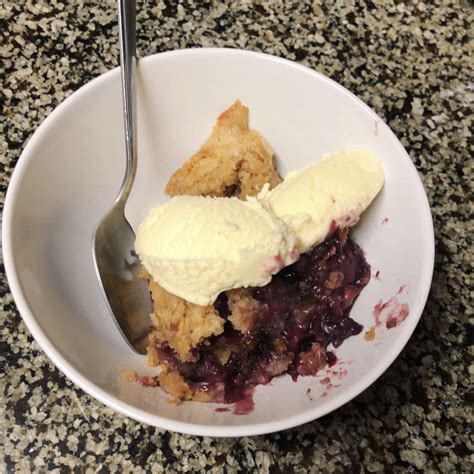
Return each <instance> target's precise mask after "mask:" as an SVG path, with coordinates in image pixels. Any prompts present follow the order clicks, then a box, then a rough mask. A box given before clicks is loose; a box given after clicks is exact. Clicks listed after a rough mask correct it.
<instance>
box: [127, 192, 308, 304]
mask: <svg viewBox="0 0 474 474" xmlns="http://www.w3.org/2000/svg"><path fill="white" fill-rule="evenodd" d="M296 247H297V237H296V236H295V234H294V233H293V232H292V231H291V229H290V228H289V227H288V226H287V225H285V224H284V223H283V222H282V221H281V220H280V219H278V218H277V217H276V216H275V215H274V214H273V213H272V212H271V211H270V210H269V209H268V206H267V205H266V204H265V203H264V202H260V201H259V200H257V199H255V198H249V199H248V200H247V201H241V200H239V199H237V198H213V197H201V196H176V197H173V198H172V199H171V200H170V201H168V202H167V203H166V204H164V205H163V206H161V207H158V208H155V209H152V210H151V211H150V213H149V214H148V216H147V217H146V219H145V220H144V221H143V223H142V224H141V225H140V227H139V229H138V232H137V237H136V242H135V249H136V251H137V253H138V254H139V256H140V259H141V261H142V263H143V265H144V267H145V268H146V270H147V271H148V272H149V273H150V274H151V276H152V277H153V279H154V280H155V281H157V282H158V283H159V284H160V285H161V286H162V287H163V288H165V289H166V290H168V291H169V292H170V293H173V294H175V295H177V296H180V297H181V298H184V299H186V300H187V301H190V302H191V303H195V304H197V305H203V306H204V305H209V304H212V303H213V302H214V301H215V299H216V298H217V296H218V295H219V293H221V292H222V291H226V290H229V289H232V288H241V287H248V286H263V285H266V284H267V283H268V282H269V281H270V279H271V277H272V275H273V274H275V273H277V272H278V271H279V270H280V269H281V268H282V267H284V266H286V265H289V264H291V263H293V262H295V261H296V260H297V258H298V256H299V254H298V251H297V250H296Z"/></svg>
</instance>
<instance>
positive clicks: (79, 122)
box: [3, 50, 433, 436]
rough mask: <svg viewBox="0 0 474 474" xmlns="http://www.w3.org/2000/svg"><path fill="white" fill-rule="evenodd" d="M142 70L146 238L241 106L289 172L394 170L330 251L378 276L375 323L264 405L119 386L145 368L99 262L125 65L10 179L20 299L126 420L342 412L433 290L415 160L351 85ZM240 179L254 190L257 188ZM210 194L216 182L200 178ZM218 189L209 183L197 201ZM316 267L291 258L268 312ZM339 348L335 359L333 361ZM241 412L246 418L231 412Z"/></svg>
mask: <svg viewBox="0 0 474 474" xmlns="http://www.w3.org/2000/svg"><path fill="white" fill-rule="evenodd" d="M138 73H139V77H138V94H139V97H138V98H139V103H138V109H139V117H138V120H139V123H138V128H139V168H138V173H137V179H136V183H135V186H134V190H133V192H132V195H131V197H130V202H129V205H128V208H127V215H128V218H129V220H130V221H131V223H132V225H133V226H134V228H135V229H138V227H139V225H140V223H141V222H142V221H143V220H144V219H145V217H146V215H147V213H148V210H149V209H150V207H152V206H156V205H160V204H162V203H165V202H167V200H169V199H170V198H169V197H167V196H166V195H165V193H164V189H165V187H166V184H167V183H168V181H169V178H170V177H171V176H172V175H173V174H174V173H175V172H176V170H177V169H178V168H180V167H181V166H182V165H183V163H184V162H185V161H186V159H187V158H188V157H189V156H192V155H193V154H195V153H196V151H197V150H199V149H200V146H201V144H202V143H203V142H204V141H205V140H206V137H207V136H208V135H209V130H211V129H212V125H213V122H214V120H215V117H216V116H218V115H219V114H220V113H221V112H222V111H223V110H225V109H226V108H227V107H228V106H229V104H231V103H232V102H233V101H234V100H235V99H237V98H240V99H241V100H242V102H243V103H244V104H246V105H247V106H248V107H249V108H250V111H251V115H250V120H251V122H250V128H251V129H257V130H258V131H259V132H260V134H261V136H262V137H264V139H265V140H266V142H268V146H269V147H270V148H271V150H273V151H274V153H275V157H276V161H277V168H276V169H277V170H278V171H279V173H280V174H281V176H285V175H286V174H287V172H288V171H290V170H294V169H301V168H303V167H305V166H307V165H310V164H311V163H314V162H317V160H319V159H320V158H321V157H322V156H323V155H325V154H328V153H329V154H331V153H332V154H333V153H335V152H338V151H340V150H346V149H354V148H360V149H365V150H368V151H369V152H370V153H372V154H373V155H374V156H376V157H377V158H378V159H379V160H380V161H381V163H382V165H383V169H384V174H385V184H384V187H383V189H382V190H381V192H380V193H379V195H378V196H377V198H376V199H375V200H374V202H373V203H372V205H371V206H370V207H369V208H368V209H367V211H366V212H365V213H364V214H363V216H362V218H361V221H360V222H359V223H358V224H357V225H356V226H355V227H354V228H353V229H352V230H351V238H352V241H353V242H354V244H352V243H351V241H350V240H347V241H346V240H345V238H346V236H344V234H340V233H339V232H338V233H334V234H333V236H332V237H333V239H334V240H332V241H331V240H326V241H325V242H323V244H324V245H331V246H332V248H335V251H336V252H341V254H345V252H346V251H347V252H349V253H352V254H353V253H354V252H355V253H357V254H358V252H359V251H358V248H360V249H362V251H363V253H364V259H365V260H366V261H367V262H369V264H370V265H371V267H372V268H371V274H372V278H371V279H370V281H369V282H368V284H367V285H366V286H365V288H364V289H363V291H362V292H361V293H360V295H359V297H358V298H357V300H355V303H354V305H353V307H352V310H351V313H350V318H351V319H352V320H353V321H355V322H357V324H360V325H362V326H363V327H364V329H363V330H362V331H361V332H360V333H359V334H358V335H354V336H352V337H349V338H347V339H346V340H345V341H344V342H343V344H341V345H340V346H339V347H337V349H336V350H335V351H334V352H335V355H336V357H337V362H336V363H335V365H331V363H332V360H330V359H331V356H329V360H328V359H327V355H326V362H327V365H326V366H324V367H322V368H321V370H320V371H319V372H318V375H316V376H314V377H313V376H301V377H298V379H297V381H296V382H294V381H293V380H292V377H291V376H290V375H283V376H279V377H275V378H274V379H273V380H272V381H271V384H269V385H259V386H258V387H257V389H256V390H255V393H254V395H253V401H254V408H253V410H252V411H250V410H242V409H241V408H239V407H234V406H233V405H223V404H221V403H197V402H195V401H183V402H182V403H181V404H180V405H173V404H170V403H168V400H169V399H170V396H169V395H168V394H167V393H166V392H165V391H164V390H162V388H159V387H158V388H157V387H144V386H142V385H141V384H138V383H134V382H130V381H127V380H125V379H124V378H123V377H122V374H123V373H124V371H126V370H129V369H130V370H133V371H135V372H136V373H137V374H140V375H142V374H144V372H145V369H144V366H145V364H146V359H145V358H144V357H142V356H139V355H136V354H132V353H131V352H130V350H129V348H128V346H127V344H126V343H125V342H124V341H123V340H122V339H121V336H120V334H118V333H117V330H116V328H115V325H114V322H113V321H112V319H111V317H110V315H109V314H108V310H107V307H106V304H105V302H104V300H103V296H102V294H101V291H100V287H99V285H98V282H97V280H96V275H95V271H94V266H93V261H92V255H91V236H92V233H93V230H94V228H95V226H96V225H97V222H98V221H99V220H100V218H101V216H102V215H104V214H105V212H107V210H108V209H109V207H110V205H111V203H112V202H113V200H114V198H115V194H116V192H117V190H118V188H119V186H120V182H121V178H122V176H123V170H124V165H125V159H124V152H123V136H122V123H121V99H120V81H119V72H118V70H115V71H111V72H110V73H107V74H105V75H104V76H101V77H100V78H98V79H96V80H95V81H93V82H91V83H90V84H88V85H87V86H85V87H84V88H82V89H81V90H79V91H78V92H76V93H75V94H73V95H72V96H71V97H70V98H69V99H67V100H66V101H65V102H64V103H63V104H62V105H61V106H60V107H58V109H57V110H56V111H54V112H53V113H52V114H51V116H50V117H48V119H47V120H46V121H45V122H44V123H43V124H42V125H41V127H40V128H39V129H38V131H37V132H36V134H35V135H34V136H33V138H32V139H31V141H30V142H29V143H28V145H27V147H26V148H25V151H24V153H23V155H22V157H21V158H20V161H19V164H18V166H17V169H16V170H15V172H14V175H13V177H12V181H11V185H10V188H9V191H8V196H7V200H6V206H5V213H4V222H3V243H4V259H5V266H6V270H7V275H8V279H9V283H10V286H11V289H12V293H13V295H14V298H15V301H16V303H17V306H18V308H19V310H20V312H21V314H22V316H23V318H24V320H25V322H26V324H27V325H28V327H29V329H30V330H31V332H32V334H33V336H34V337H35V339H36V340H37V341H38V343H39V345H40V346H41V347H42V349H43V350H44V351H45V352H46V353H47V354H48V356H49V357H50V358H51V359H52V360H53V362H54V363H55V364H56V365H57V366H58V367H59V368H60V369H61V370H62V371H63V372H64V373H65V374H66V375H67V376H68V377H70V378H71V379H72V380H73V381H74V382H75V383H76V384H78V385H79V386H80V387H82V388H83V389H84V390H86V391H87V392H88V393H90V394H91V395H93V396H95V397H96V398H98V399H99V400H101V401H102V402H104V403H106V404H107V405H109V406H112V407H113V408H115V409H116V410H118V411H120V412H121V413H124V414H126V415H128V416H131V417H132V418H135V419H137V420H140V421H144V422H146V423H149V424H152V425H155V426H159V427H162V428H166V429H171V430H176V431H181V432H187V433H193V434H200V435H214V436H237V435H250V434H259V433H265V432H270V431H275V430H279V429H285V428H289V427H291V426H296V425H298V424H301V423H304V422H307V421H310V420H313V419H316V418H318V417H320V416H322V415H324V414H326V413H328V412H330V411H332V410H334V409H335V408H337V407H339V406H341V405H342V404H343V403H345V402H347V401H348V400H350V399H351V398H353V397H354V396H356V395H357V394H358V393H360V392H361V391H362V390H363V389H365V388H366V387H368V386H369V385H370V384H371V383H372V382H373V381H375V380H376V379H377V377H378V376H380V374H381V373H383V371H384V370H386V368H387V367H388V366H389V365H390V363H391V362H392V361H393V360H394V359H395V357H396V356H397V355H398V353H399V352H400V351H401V349H402V348H403V346H404V345H405V344H406V342H407V341H408V338H409V337H410V335H411V333H412V331H413V330H414V328H415V326H416V323H417V321H418V319H419V317H420V315H421V312H422V309H423V306H424V303H425V301H426V297H427V294H428V291H429V286H430V281H431V273H432V266H433V232H432V223H431V216H430V212H429V207H428V203H427V200H426V195H425V193H424V191H423V187H422V185H421V182H420V180H419V178H418V176H417V173H416V170H415V169H414V167H413V165H412V163H411V161H410V159H409V157H408V155H407V154H406V152H405V150H404V149H403V147H402V146H401V145H400V143H399V142H398V140H397V139H396V137H395V136H394V135H393V133H392V132H391V131H390V130H389V128H388V127H387V126H386V125H385V124H384V123H383V121H382V120H381V119H380V118H379V117H378V116H377V115H376V114H375V113H374V112H372V111H371V110H370V109H369V108H368V107H367V106H365V105H364V104H363V103H362V102H360V101H359V100H358V99H357V98H355V97H354V96H352V95H351V94H350V93H349V92H347V91H346V90H345V89H343V88H342V87H341V86H339V85H337V84H336V83H334V82H332V81H330V80H329V79H327V78H325V77H323V76H321V75H319V74H317V73H315V72H313V71H311V70H309V69H307V68H305V67H302V66H299V65H296V64H294V63H291V62H288V61H284V60H281V59H278V58H274V57H270V56H265V55H260V54H256V53H249V52H242V51H229V50H192V51H181V52H172V53H166V54H160V55H156V56H152V57H149V58H145V59H144V60H142V61H140V65H139V71H138ZM191 77H192V78H193V80H192V81H191V80H190V78H191ZM261 153H262V156H263V154H264V153H265V148H262V150H261ZM270 164H271V166H273V163H270ZM270 164H268V166H267V167H266V168H264V169H263V171H262V173H263V174H264V175H265V177H264V179H263V178H262V182H261V185H263V184H265V182H268V183H269V184H270V185H271V186H276V185H277V181H278V180H277V178H276V177H275V176H273V174H272V168H271V167H270ZM234 176H235V174H232V173H231V175H230V176H229V177H228V178H229V179H228V180H227V179H225V180H221V186H222V185H223V186H224V187H223V188H222V189H221V192H222V193H224V194H225V195H229V194H234V193H235V192H236V190H237V187H236V186H235V184H236V183H235V182H234V181H233V177H234ZM231 178H232V179H231ZM272 179H273V180H275V182H274V183H273V184H272ZM241 181H242V183H241V184H240V186H242V189H243V188H244V186H245V185H246V183H244V182H243V181H244V180H241ZM199 185H200V186H204V187H205V186H208V185H209V182H208V181H206V182H204V180H198V181H197V182H196V186H199ZM249 186H253V184H252V185H249ZM242 189H241V190H240V191H242ZM205 192H206V190H205V189H198V188H197V191H196V193H194V194H205ZM176 194H182V193H181V191H177V192H176ZM347 245H349V248H347V249H345V246H347ZM351 246H353V247H351ZM358 255H359V256H360V257H361V254H358ZM361 258H362V257H361ZM318 259H320V256H319V255H312V256H308V262H306V257H305V259H302V257H300V259H299V260H298V262H296V263H295V264H293V265H296V266H297V267H293V266H292V265H288V266H286V267H285V268H283V269H282V270H280V272H283V273H281V274H280V273H278V274H277V275H276V277H275V276H274V277H273V279H272V281H271V282H270V283H267V285H269V286H263V287H258V288H257V289H256V290H255V291H256V292H255V293H253V295H252V298H253V300H255V301H256V304H257V305H264V304H265V302H266V301H267V300H268V299H269V298H271V299H273V296H272V295H273V294H276V293H278V292H279V291H280V289H279V287H278V285H279V279H280V278H282V279H284V278H290V277H291V278H295V276H296V278H298V279H300V280H301V281H302V282H304V280H305V279H306V278H307V271H308V270H307V269H309V268H310V267H311V265H314V264H319V263H318V262H320V260H318ZM300 262H301V263H300ZM298 265H299V266H298ZM326 270H327V271H329V270H330V269H329V268H327V269H326ZM347 271H348V270H347ZM285 272H290V273H291V272H293V273H291V274H289V275H286V273H285ZM323 273H324V272H323ZM375 275H377V278H375ZM311 283H314V285H313V286H315V285H316V284H322V282H311ZM303 286H304V285H303ZM399 290H401V291H400V293H399V294H397V293H398V292H399ZM229 291H235V292H237V291H239V289H234V290H229ZM291 291H295V290H294V289H293V290H291ZM281 297H282V298H283V294H281ZM221 303H222V304H221V305H220V307H219V309H220V311H221V312H223V313H222V314H224V313H225V311H226V304H227V306H232V303H233V302H232V301H231V300H229V299H228V301H227V302H221ZM225 303H226V304H225ZM252 304H254V303H253V302H252ZM278 306H279V307H280V306H283V304H279V305H278ZM229 309H230V308H229ZM282 309H283V308H282ZM285 311H286V309H285ZM219 314H221V313H219ZM220 317H221V318H222V317H223V316H220ZM224 317H225V316H224ZM389 321H390V323H389V324H388V322H389ZM347 324H349V323H347ZM388 326H389V327H388ZM357 329H358V326H354V329H353V330H352V331H354V330H357ZM341 337H342V335H341ZM334 341H335V342H336V345H337V343H338V341H336V338H334ZM334 341H333V343H332V344H331V345H330V346H328V347H329V350H328V352H333V349H332V346H334ZM258 345H261V346H262V347H264V345H265V343H263V342H258ZM316 349H317V347H316V348H315V352H317V351H316ZM308 350H310V349H307V350H306V352H307V351H308ZM148 370H149V372H147V374H146V375H148V376H149V377H150V378H151V379H152V378H153V377H155V376H156V375H157V370H158V369H157V368H154V367H152V368H150V369H148ZM328 380H329V381H328ZM262 382H265V380H262ZM259 383H261V382H259ZM229 401H231V400H229ZM242 411H244V412H246V413H247V414H246V415H242V416H239V415H236V414H234V412H237V413H240V412H242Z"/></svg>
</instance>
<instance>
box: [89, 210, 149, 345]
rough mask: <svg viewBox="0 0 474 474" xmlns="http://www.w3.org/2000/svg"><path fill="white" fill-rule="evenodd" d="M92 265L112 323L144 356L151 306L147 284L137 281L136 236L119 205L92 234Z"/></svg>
mask: <svg viewBox="0 0 474 474" xmlns="http://www.w3.org/2000/svg"><path fill="white" fill-rule="evenodd" d="M93 241H94V249H93V253H94V264H95V268H96V271H97V275H98V276H99V280H100V282H101V285H102V290H103V291H104V293H105V297H106V300H107V304H108V307H109V309H110V311H111V313H112V315H113V316H114V317H115V322H116V323H117V326H118V328H119V330H120V332H121V333H122V335H123V336H124V338H125V339H126V340H127V341H128V343H129V344H130V346H131V348H132V349H134V350H135V351H137V352H138V353H140V354H146V347H147V343H148V329H149V327H150V317H149V314H150V313H151V310H152V308H151V302H150V295H149V292H148V287H147V285H146V282H145V281H144V280H142V279H140V278H139V276H138V273H139V270H140V262H139V260H138V258H137V256H136V254H135V252H134V242H135V233H134V232H133V229H132V227H131V226H130V224H129V222H128V221H127V219H126V218H125V214H124V207H123V203H122V202H121V201H119V202H118V203H116V204H115V206H114V207H113V208H112V210H111V211H110V212H109V213H108V214H107V215H106V216H105V217H104V219H103V220H102V222H101V223H100V224H99V226H98V227H97V229H96V231H95V233H94V239H93Z"/></svg>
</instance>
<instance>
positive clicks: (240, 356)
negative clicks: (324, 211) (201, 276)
mask: <svg viewBox="0 0 474 474" xmlns="http://www.w3.org/2000/svg"><path fill="white" fill-rule="evenodd" d="M347 234H348V231H347V229H339V230H337V231H335V232H333V234H332V235H331V236H330V237H329V238H328V239H327V240H326V241H324V242H323V243H321V244H320V245H317V246H315V247H313V248H312V249H311V250H309V251H308V252H306V253H305V254H303V255H301V257H300V259H299V260H298V261H297V262H296V263H294V264H293V265H290V266H288V267H285V268H283V269H282V270H281V271H280V272H279V273H277V274H276V275H275V276H274V277H273V278H272V281H271V282H270V283H269V284H267V285H266V286H263V287H260V288H254V289H253V290H252V296H253V298H254V299H256V300H257V301H258V302H259V303H260V305H259V307H258V309H256V312H255V314H254V317H253V326H252V328H251V330H250V331H248V332H246V333H243V332H239V331H236V330H235V329H233V327H232V325H231V324H230V322H229V321H226V324H225V328H224V329H225V330H224V332H223V333H222V334H220V335H219V336H215V337H213V338H211V339H210V340H208V341H206V343H203V344H201V345H200V346H198V347H197V348H196V349H195V350H194V354H193V361H192V362H181V361H180V360H179V359H178V358H177V357H176V356H175V354H174V352H173V351H172V350H171V349H170V348H169V347H168V346H166V345H163V344H160V345H158V346H157V351H158V355H159V357H160V359H161V360H162V361H164V362H166V363H168V364H169V365H170V366H172V367H174V368H175V369H176V370H179V372H180V373H181V374H182V376H183V377H184V378H185V379H186V381H187V382H188V383H189V384H190V385H192V386H193V387H194V388H197V389H202V390H205V391H206V392H209V391H211V392H214V393H215V394H216V396H215V398H216V401H223V402H228V403H231V402H236V401H238V400H241V399H242V398H243V397H244V394H245V393H246V390H247V389H248V388H249V387H252V386H255V385H257V384H265V383H268V382H270V380H271V379H272V378H273V377H275V376H276V375H279V374H282V373H289V374H290V375H291V376H292V377H293V379H294V380H296V379H297V377H298V376H307V375H315V374H316V373H317V372H318V371H319V370H320V369H321V368H323V367H325V366H326V365H332V364H334V363H335V361H336V356H335V355H334V353H333V352H331V351H330V350H328V346H329V345H330V344H332V346H333V347H334V348H336V347H338V346H340V345H341V344H342V342H343V341H344V340H345V339H347V338H348V337H350V336H353V335H356V334H359V333H360V332H361V331H362V325H360V324H359V323H357V322H356V321H354V320H353V319H351V318H350V315H349V313H350V310H351V308H352V305H353V304H354V301H355V300H356V298H357V297H358V295H359V294H360V292H361V291H362V289H363V288H364V287H365V285H366V284H367V283H368V281H369V279H370V266H369V264H368V263H367V261H366V260H365V257H364V254H363V252H362V250H361V249H360V247H359V246H358V245H357V244H355V243H354V242H353V241H352V240H350V239H348V236H347ZM215 308H216V310H217V311H218V312H219V314H220V315H221V316H222V317H223V318H227V317H228V316H229V314H230V311H229V307H228V303H227V297H226V295H225V294H221V295H220V296H219V298H218V299H217V300H216V303H215Z"/></svg>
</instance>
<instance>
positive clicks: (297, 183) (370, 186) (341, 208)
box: [259, 149, 384, 253]
mask: <svg viewBox="0 0 474 474" xmlns="http://www.w3.org/2000/svg"><path fill="white" fill-rule="evenodd" d="M383 183H384V173H383V168H382V164H381V163H380V161H379V160H378V159H377V158H376V157H375V156H374V155H372V154H371V153H369V152H368V151H365V150H358V149H353V150H347V151H342V152H339V153H335V154H332V155H326V156H324V157H323V158H321V159H320V160H319V161H317V162H316V163H313V164H311V165H309V166H306V167H305V168H303V169H301V170H299V171H296V172H292V173H289V174H288V176H287V177H286V178H285V179H284V181H283V182H282V183H281V184H280V185H278V186H277V187H276V188H274V189H273V190H272V191H268V189H265V190H264V191H263V192H262V193H260V195H259V198H260V199H262V200H263V201H265V202H267V203H268V204H269V205H270V208H271V210H272V211H273V212H274V214H275V215H276V216H277V217H279V218H280V219H282V220H283V221H284V222H285V223H286V224H287V225H288V226H289V227H290V228H291V229H292V230H293V232H294V233H295V234H296V235H297V236H298V238H299V244H298V250H299V251H300V253H303V252H306V251H307V250H309V249H310V248H311V247H313V246H314V245H317V244H319V243H321V242H322V241H323V240H325V239H326V237H327V236H328V235H329V234H330V233H331V231H332V230H334V229H336V228H337V227H350V226H353V225H354V224H356V223H357V221H358V220H359V217H360V215H361V214H362V213H363V212H364V210H365V209H366V208H367V207H368V206H369V204H370V203H371V202H372V200H373V199H374V198H375V196H376V195H377V193H378V192H379V191H380V189H381V188H382V186H383Z"/></svg>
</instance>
